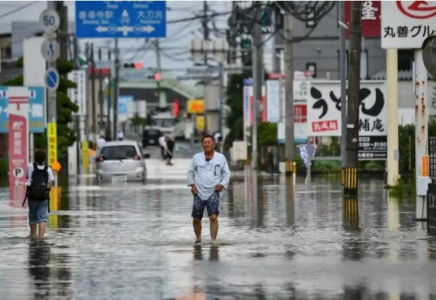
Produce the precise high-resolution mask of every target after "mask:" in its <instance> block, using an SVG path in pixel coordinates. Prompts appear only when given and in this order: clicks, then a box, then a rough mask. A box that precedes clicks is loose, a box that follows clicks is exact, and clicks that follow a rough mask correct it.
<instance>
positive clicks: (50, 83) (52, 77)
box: [45, 68, 59, 91]
mask: <svg viewBox="0 0 436 300" xmlns="http://www.w3.org/2000/svg"><path fill="white" fill-rule="evenodd" d="M45 86H46V87H47V89H48V90H49V91H56V90H57V88H58V86H59V73H58V71H56V69H53V68H50V69H48V70H47V72H45Z"/></svg>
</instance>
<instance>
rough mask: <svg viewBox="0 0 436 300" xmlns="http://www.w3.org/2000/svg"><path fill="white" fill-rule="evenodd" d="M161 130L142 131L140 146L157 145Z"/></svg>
mask: <svg viewBox="0 0 436 300" xmlns="http://www.w3.org/2000/svg"><path fill="white" fill-rule="evenodd" d="M161 136H162V132H161V131H160V130H159V129H146V130H144V132H143V133H142V148H145V147H148V146H159V138H160V137H161Z"/></svg>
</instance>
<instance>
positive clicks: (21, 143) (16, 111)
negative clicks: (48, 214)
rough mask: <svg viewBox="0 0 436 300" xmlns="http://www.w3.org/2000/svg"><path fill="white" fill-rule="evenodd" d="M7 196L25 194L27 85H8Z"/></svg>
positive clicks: (15, 198)
mask: <svg viewBox="0 0 436 300" xmlns="http://www.w3.org/2000/svg"><path fill="white" fill-rule="evenodd" d="M7 98H8V103H9V105H8V113H9V120H8V127H9V196H10V200H12V201H14V200H21V201H22V200H23V199H24V197H25V194H26V187H25V184H26V172H27V162H28V159H29V145H28V136H29V120H28V118H29V90H28V88H27V87H9V88H8V90H7Z"/></svg>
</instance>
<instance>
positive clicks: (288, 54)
mask: <svg viewBox="0 0 436 300" xmlns="http://www.w3.org/2000/svg"><path fill="white" fill-rule="evenodd" d="M284 31H285V57H284V60H285V137H286V138H285V175H286V176H296V174H293V167H292V166H293V162H294V159H295V144H294V142H295V141H294V70H293V62H292V59H293V58H292V56H293V53H292V52H293V51H292V39H293V28H292V14H291V13H290V12H288V11H286V12H285V17H284Z"/></svg>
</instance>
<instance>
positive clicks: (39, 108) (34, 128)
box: [0, 86, 45, 133]
mask: <svg viewBox="0 0 436 300" xmlns="http://www.w3.org/2000/svg"><path fill="white" fill-rule="evenodd" d="M11 88H12V87H7V86H0V133H7V132H9V122H8V116H9V113H10V112H9V110H10V109H9V106H10V105H9V100H8V97H9V92H8V91H9V90H10V89H11ZM26 89H28V94H29V96H28V99H29V109H28V115H29V116H28V121H29V124H28V126H29V132H30V133H43V132H44V130H45V109H44V108H45V87H43V86H29V87H26Z"/></svg>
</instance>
